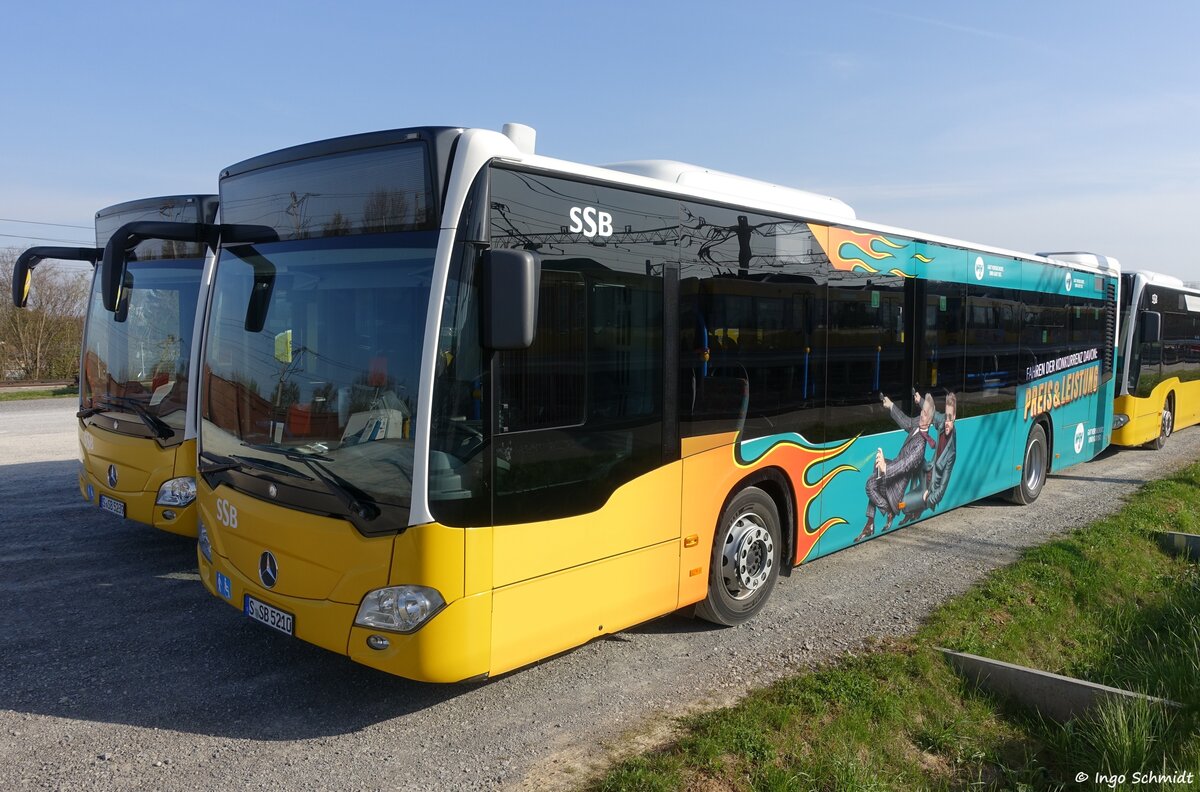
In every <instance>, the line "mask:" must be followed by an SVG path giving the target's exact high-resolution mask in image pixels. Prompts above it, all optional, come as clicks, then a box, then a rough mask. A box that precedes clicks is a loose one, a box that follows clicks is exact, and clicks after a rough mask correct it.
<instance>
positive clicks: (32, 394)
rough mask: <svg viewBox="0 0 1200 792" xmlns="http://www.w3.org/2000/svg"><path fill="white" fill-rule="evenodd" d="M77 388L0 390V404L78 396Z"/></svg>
mask: <svg viewBox="0 0 1200 792" xmlns="http://www.w3.org/2000/svg"><path fill="white" fill-rule="evenodd" d="M78 395H79V388H73V387H71V386H67V387H65V388H47V389H45V390H7V389H5V390H0V402H6V401H25V400H26V399H63V398H66V397H68V396H78Z"/></svg>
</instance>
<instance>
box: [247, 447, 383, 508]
mask: <svg viewBox="0 0 1200 792" xmlns="http://www.w3.org/2000/svg"><path fill="white" fill-rule="evenodd" d="M243 445H246V446H247V447H248V448H253V449H254V450H255V451H266V452H267V453H271V454H279V455H280V456H282V457H285V458H287V459H290V460H291V461H293V462H299V463H301V464H302V465H305V466H306V467H308V469H309V470H311V471H312V472H313V474H314V475H316V477H317V478H318V479H320V480H321V483H322V484H324V485H325V486H326V487H327V488H328V489H329V491H330V492H332V493H333V494H334V495H336V496H337V498H338V500H340V501H341V502H342V503H343V504H344V505H345V506H346V508H347V509H349V510H350V513H351V514H353V515H356V516H358V517H360V518H362V519H363V520H374V519H375V518H376V517H378V516H379V507H378V506H377V505H376V504H375V503H374V502H372V501H371V500H370V499H369V498H368V497H367V495H366V493H364V492H363V491H362V490H360V489H359V488H358V487H356V486H354V485H353V484H351V483H350V482H348V481H346V480H345V479H344V478H342V477H341V476H339V475H337V474H336V473H334V472H332V471H331V470H329V469H328V468H327V467H325V466H324V465H322V464H321V462H332V461H334V460H333V457H327V456H322V455H320V454H302V453H298V452H296V451H294V450H293V449H290V448H280V447H278V446H269V445H251V444H249V443H244V444H243Z"/></svg>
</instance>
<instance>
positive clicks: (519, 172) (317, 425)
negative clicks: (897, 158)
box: [102, 126, 1118, 682]
mask: <svg viewBox="0 0 1200 792" xmlns="http://www.w3.org/2000/svg"><path fill="white" fill-rule="evenodd" d="M533 137H534V136H533V134H532V130H529V129H528V128H526V127H518V126H514V127H506V130H505V133H503V134H502V133H497V132H493V131H488V130H483V129H460V128H448V127H421V128H412V129H401V130H394V131H385V132H377V133H370V134H363V135H356V136H351V137H346V138H338V139H333V140H326V141H321V142H317V143H311V144H307V145H301V146H297V147H295V148H289V149H284V150H282V151H277V152H274V153H271V154H266V155H264V156H260V157H256V158H254V159H250V160H247V161H244V162H241V163H238V164H236V165H233V166H231V167H229V168H227V169H225V170H224V171H223V172H222V174H221V178H220V199H221V212H222V223H223V225H222V226H221V229H220V231H221V242H220V246H219V253H218V256H217V261H216V264H215V269H214V274H213V277H212V279H211V284H210V286H209V288H210V289H211V292H210V295H209V299H208V301H207V312H206V314H205V316H204V317H203V348H202V349H201V351H200V358H201V361H202V362H201V363H200V366H199V371H198V373H199V376H200V377H201V382H200V384H199V405H198V410H199V416H198V417H199V422H200V429H199V446H198V447H199V463H198V473H199V478H198V481H197V490H198V492H197V505H198V508H199V511H200V519H201V526H200V535H199V541H198V557H199V564H200V574H201V578H202V579H203V581H204V585H205V586H206V587H207V588H208V590H209V591H210V592H211V593H212V594H213V595H214V596H216V597H217V598H219V599H221V600H222V601H224V602H226V603H227V604H229V605H232V606H233V607H235V608H238V609H239V610H241V611H242V612H243V613H245V614H246V615H247V616H248V617H249V618H251V619H254V620H257V621H259V622H261V623H263V624H265V625H267V626H269V627H271V628H274V629H275V630H278V631H279V632H281V633H284V634H286V635H288V636H292V637H295V638H298V639H301V640H304V641H308V642H311V643H313V644H316V645H318V646H322V647H325V648H326V649H329V650H331V651H334V652H338V653H340V654H344V655H348V656H349V657H351V658H352V659H354V660H356V661H358V662H361V663H364V664H366V665H369V666H372V667H374V668H378V669H381V670H384V671H387V672H389V673H393V674H399V675H402V676H405V677H410V678H413V679H419V680H427V681H438V682H454V681H459V680H464V679H472V678H481V677H486V676H489V675H496V674H500V673H504V672H506V671H510V670H513V669H516V668H520V667H522V666H525V665H527V664H529V663H532V662H535V661H537V660H539V659H542V658H545V657H548V656H550V655H553V654H555V653H557V652H561V651H563V650H566V649H570V648H571V647H574V646H578V645H580V644H583V643H585V642H587V641H589V640H591V639H593V638H596V637H598V636H602V635H605V634H607V633H613V632H616V631H618V630H622V629H625V628H627V627H629V626H631V625H635V624H638V623H639V622H644V621H646V620H648V619H653V618H655V617H658V616H662V615H664V614H667V613H670V612H672V611H676V610H679V609H682V608H694V610H695V613H696V614H698V615H699V616H701V617H703V618H705V619H708V620H710V621H712V622H715V623H717V624H721V625H736V624H739V623H741V622H744V621H745V620H747V619H749V618H750V617H752V616H754V615H755V614H757V613H759V612H760V611H761V610H762V608H763V606H764V604H765V603H766V602H767V599H768V597H769V595H770V594H771V592H772V590H773V588H774V586H775V584H776V580H777V578H778V576H779V575H781V574H782V575H787V574H790V573H791V572H792V570H793V569H794V568H795V567H797V566H799V565H800V564H802V563H804V562H807V561H811V560H813V559H815V558H818V557H820V556H824V555H827V554H829V553H833V552H836V551H838V550H842V549H845V548H849V547H851V546H853V545H855V544H858V543H862V542H864V541H868V540H870V539H872V538H875V537H879V536H881V535H883V534H886V533H888V532H891V531H894V530H896V529H898V528H900V527H902V526H905V525H910V524H913V523H917V522H919V521H921V520H923V519H925V518H926V517H929V516H931V515H934V514H940V513H942V512H945V511H947V510H949V509H951V508H953V507H955V506H958V505H960V504H963V503H967V502H970V501H973V500H976V499H979V498H982V497H984V496H988V495H991V494H994V493H999V492H1007V493H1009V494H1010V495H1011V496H1012V497H1014V499H1016V500H1018V501H1020V502H1023V503H1028V502H1031V501H1033V500H1034V499H1036V498H1037V496H1038V494H1039V492H1040V491H1041V489H1042V487H1043V485H1044V483H1045V481H1046V476H1047V474H1049V473H1051V472H1053V471H1057V470H1061V469H1062V468H1065V467H1067V466H1069V465H1073V464H1076V463H1079V462H1082V461H1084V460H1087V459H1090V458H1092V457H1093V456H1094V455H1095V454H1096V453H1097V452H1099V451H1100V450H1101V449H1102V448H1104V447H1105V446H1106V445H1107V443H1108V442H1109V435H1110V424H1111V415H1112V403H1113V402H1112V398H1113V366H1114V359H1115V354H1114V351H1115V333H1116V312H1117V304H1116V293H1117V292H1116V288H1117V277H1118V273H1117V272H1116V271H1115V269H1113V268H1112V267H1110V266H1108V265H1107V263H1106V262H1103V261H1101V262H1098V263H1094V264H1089V263H1086V262H1073V261H1058V260H1054V259H1052V258H1047V257H1039V256H1033V255H1024V254H1020V253H1015V252H1011V251H1006V250H1001V249H996V248H989V247H983V246H979V245H972V244H968V243H965V242H960V241H955V240H950V239H943V238H939V237H934V236H931V235H928V234H923V233H914V232H910V231H903V230H900V229H895V228H890V227H885V226H880V225H876V224H872V223H865V222H861V221H859V220H858V219H857V218H856V217H855V214H854V212H853V210H852V209H851V208H850V207H849V206H847V205H846V204H845V203H843V202H841V201H838V200H835V199H832V198H826V197H822V196H817V195H813V194H811V193H806V192H802V191H798V190H791V189H787V188H783V187H779V186H775V185H771V184H766V183H763V182H757V181H753V180H748V179H743V178H739V177H736V176H731V175H728V174H722V173H717V172H714V171H710V170H707V169H704V168H699V167H695V166H690V165H685V164H682V163H677V162H664V161H641V162H633V163H625V164H622V165H613V166H608V167H591V166H587V165H581V164H578V163H573V162H567V161H562V160H558V159H552V158H549V157H544V156H540V155H538V154H536V153H535V152H534V150H533ZM229 229H239V230H238V232H237V233H236V234H232V233H230V232H229ZM117 247H119V246H117ZM118 254H119V250H116V249H114V246H113V245H111V244H110V245H109V247H108V249H106V251H105V258H104V262H103V264H102V268H103V269H104V270H105V272H106V273H107V274H106V276H105V280H106V282H108V283H112V284H117V283H118V282H119V279H120V272H121V257H120V256H119V255H118ZM114 289H115V287H114ZM112 296H113V295H111V294H110V299H111V298H112ZM960 439H961V440H962V443H961V444H959V443H958V440H960ZM764 615H765V617H766V618H770V614H769V612H768V613H767V614H764Z"/></svg>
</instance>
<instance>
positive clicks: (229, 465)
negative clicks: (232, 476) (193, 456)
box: [196, 451, 245, 476]
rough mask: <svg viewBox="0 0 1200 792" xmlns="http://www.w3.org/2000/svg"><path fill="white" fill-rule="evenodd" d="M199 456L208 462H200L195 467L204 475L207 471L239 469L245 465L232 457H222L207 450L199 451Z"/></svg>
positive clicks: (222, 471) (218, 471)
mask: <svg viewBox="0 0 1200 792" xmlns="http://www.w3.org/2000/svg"><path fill="white" fill-rule="evenodd" d="M200 458H201V459H204V460H208V464H200V465H199V466H198V467H197V468H196V469H197V471H199V473H200V474H201V475H204V476H207V475H208V474H209V473H224V472H225V471H226V470H241V469H242V468H243V467H245V465H243V464H242V463H241V462H239V461H238V460H236V459H234V458H233V457H223V456H220V455H219V454H213V453H211V452H209V451H201V452H200Z"/></svg>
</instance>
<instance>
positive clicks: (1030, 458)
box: [1008, 423, 1050, 506]
mask: <svg viewBox="0 0 1200 792" xmlns="http://www.w3.org/2000/svg"><path fill="white" fill-rule="evenodd" d="M1021 460H1022V462H1021V483H1020V484H1018V485H1017V486H1015V487H1013V489H1012V492H1011V493H1010V494H1009V496H1008V497H1009V500H1011V501H1012V502H1013V503H1018V504H1020V505H1022V506H1028V505H1029V504H1030V503H1033V502H1034V501H1035V500H1037V498H1038V495H1041V494H1042V487H1044V486H1045V485H1046V473H1047V472H1048V471H1049V470H1050V446H1049V445H1048V444H1047V442H1046V430H1045V429H1043V428H1042V425H1041V424H1039V423H1035V424H1034V425H1033V426H1032V427H1031V428H1030V430H1029V437H1028V438H1026V440H1025V455H1024V456H1022V457H1021Z"/></svg>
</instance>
